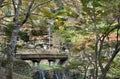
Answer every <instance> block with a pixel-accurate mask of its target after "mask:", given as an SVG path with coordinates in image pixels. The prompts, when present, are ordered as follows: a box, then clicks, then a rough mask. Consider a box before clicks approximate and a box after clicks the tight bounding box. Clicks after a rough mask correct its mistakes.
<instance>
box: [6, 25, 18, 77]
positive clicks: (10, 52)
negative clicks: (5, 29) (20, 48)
mask: <svg viewBox="0 0 120 79" xmlns="http://www.w3.org/2000/svg"><path fill="white" fill-rule="evenodd" d="M19 28H20V26H17V24H16V26H15V29H14V30H13V32H12V36H11V40H10V44H9V45H8V50H7V57H8V58H7V62H8V63H7V79H13V76H12V75H13V64H14V61H13V59H14V52H15V46H16V43H17V36H18V32H19Z"/></svg>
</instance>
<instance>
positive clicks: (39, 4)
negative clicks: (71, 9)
mask: <svg viewBox="0 0 120 79" xmlns="http://www.w3.org/2000/svg"><path fill="white" fill-rule="evenodd" d="M50 1H52V0H48V1H45V2H42V3H38V4H37V5H36V6H35V7H34V8H33V9H32V10H31V12H32V11H34V10H35V9H36V8H38V7H39V6H41V5H43V4H46V3H48V2H50Z"/></svg>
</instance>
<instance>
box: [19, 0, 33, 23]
mask: <svg viewBox="0 0 120 79" xmlns="http://www.w3.org/2000/svg"><path fill="white" fill-rule="evenodd" d="M33 4H34V0H32V1H31V3H30V5H29V6H28V10H27V14H26V16H25V18H24V20H23V21H22V23H21V25H23V24H24V23H25V22H26V21H27V19H28V18H29V16H30V13H31V11H30V10H31V8H32V6H33Z"/></svg>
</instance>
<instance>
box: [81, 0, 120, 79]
mask: <svg viewBox="0 0 120 79" xmlns="http://www.w3.org/2000/svg"><path fill="white" fill-rule="evenodd" d="M81 2H82V5H83V7H82V9H83V14H84V15H85V19H86V27H87V29H88V31H89V32H91V33H90V34H93V36H95V37H93V38H94V39H95V42H93V44H94V45H93V46H94V54H93V55H94V64H95V69H94V71H95V72H94V74H95V77H94V79H97V78H99V79H105V77H106V74H107V72H108V70H109V69H110V66H111V63H112V61H113V59H114V58H115V57H116V55H117V54H118V53H119V51H120V48H119V45H118V44H119V42H118V38H119V37H118V35H119V34H118V31H119V15H116V14H119V4H115V5H113V6H112V7H110V9H108V8H106V7H107V6H109V5H110V3H112V2H113V1H112V0H111V1H110V2H109V1H103V0H100V1H95V0H86V1H84V0H81ZM114 2H116V3H117V2H119V1H118V0H116V1H114ZM106 4H108V5H107V6H105V5H106ZM113 9H114V10H113ZM111 11H115V14H114V13H113V12H111ZM106 14H107V15H111V16H109V17H108V16H107V15H106ZM106 16H107V17H106ZM104 17H105V18H104ZM106 18H107V19H106ZM89 27H90V28H89ZM115 31H116V36H117V38H116V41H115V43H114V44H113V45H114V46H115V47H112V50H111V52H112V54H110V53H109V54H110V58H108V59H107V61H106V62H105V61H104V60H102V57H103V56H105V55H104V54H103V53H105V50H106V49H105V41H106V39H107V37H109V36H110V34H111V33H114V32H115ZM91 38H92V37H91ZM107 43H108V42H107ZM109 43H110V42H109ZM109 48H110V47H109ZM113 49H115V50H113ZM107 51H108V50H107ZM108 52H109V51H108ZM105 58H107V56H105ZM99 68H100V69H99ZM98 71H100V72H101V73H100V74H101V75H99V74H98Z"/></svg>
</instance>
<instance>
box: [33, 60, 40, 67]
mask: <svg viewBox="0 0 120 79" xmlns="http://www.w3.org/2000/svg"><path fill="white" fill-rule="evenodd" d="M40 61H41V60H32V63H33V66H35V63H37V66H39V64H40Z"/></svg>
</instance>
